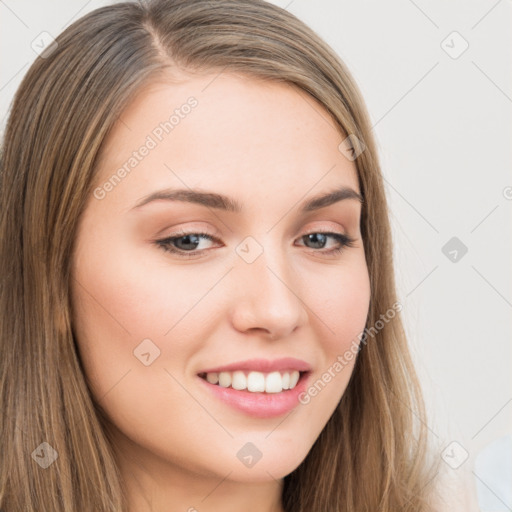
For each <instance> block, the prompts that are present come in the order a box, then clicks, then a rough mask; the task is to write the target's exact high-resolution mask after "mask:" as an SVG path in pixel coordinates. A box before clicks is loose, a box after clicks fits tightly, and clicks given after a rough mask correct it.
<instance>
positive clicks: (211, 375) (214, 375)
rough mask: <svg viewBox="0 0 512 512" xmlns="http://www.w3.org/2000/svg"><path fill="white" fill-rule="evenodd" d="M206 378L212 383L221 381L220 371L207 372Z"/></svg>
mask: <svg viewBox="0 0 512 512" xmlns="http://www.w3.org/2000/svg"><path fill="white" fill-rule="evenodd" d="M206 380H207V381H208V382H209V383H210V384H217V383H218V382H219V374H218V373H207V374H206Z"/></svg>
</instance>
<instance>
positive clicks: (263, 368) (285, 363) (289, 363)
mask: <svg viewBox="0 0 512 512" xmlns="http://www.w3.org/2000/svg"><path fill="white" fill-rule="evenodd" d="M236 370H246V371H256V372H263V373H268V372H276V371H293V370H298V371H299V372H309V371H310V370H311V366H310V365H309V364H308V363H306V361H302V360H301V359H296V358H294V357H282V358H280V359H273V360H269V359H247V360H245V361H237V362H235V363H230V364H226V365H222V366H216V367H215V368H208V369H206V370H203V371H202V372H200V373H220V372H232V371H236Z"/></svg>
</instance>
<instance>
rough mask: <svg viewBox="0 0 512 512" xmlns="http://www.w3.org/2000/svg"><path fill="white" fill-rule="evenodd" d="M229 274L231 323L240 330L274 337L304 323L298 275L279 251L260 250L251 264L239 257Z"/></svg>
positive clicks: (273, 338)
mask: <svg viewBox="0 0 512 512" xmlns="http://www.w3.org/2000/svg"><path fill="white" fill-rule="evenodd" d="M233 274H234V275H233V278H234V280H235V288H236V292H235V293H233V295H232V298H233V302H232V303H233V308H232V324H233V327H235V328H236V329H237V330H239V331H240V332H244V333H251V332H252V333H254V334H257V333H264V334H265V335H266V336H269V337H270V339H272V340H276V339H282V338H285V337H287V336H289V335H290V334H291V333H292V332H294V331H295V330H296V329H298V328H299V327H301V326H303V325H304V324H305V323H306V322H307V318H308V312H307V306H306V304H305V302H304V299H303V297H301V296H300V295H301V292H303V287H302V286H301V285H300V276H299V275H298V274H297V273H296V272H294V271H293V269H292V268H291V266H290V263H289V262H288V261H286V258H284V257H283V256H282V254H281V255H279V254H277V253H275V256H272V255H271V254H269V253H268V252H267V251H263V253H262V254H261V255H260V256H259V257H258V258H257V259H256V260H255V261H253V262H252V263H247V262H246V261H243V260H239V261H237V263H236V268H235V269H234V272H233Z"/></svg>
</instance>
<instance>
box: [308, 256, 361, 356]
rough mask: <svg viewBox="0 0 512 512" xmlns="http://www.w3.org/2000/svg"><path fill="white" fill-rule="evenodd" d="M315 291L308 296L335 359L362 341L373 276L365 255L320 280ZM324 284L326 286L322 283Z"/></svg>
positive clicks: (328, 349)
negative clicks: (369, 271) (370, 277)
mask: <svg viewBox="0 0 512 512" xmlns="http://www.w3.org/2000/svg"><path fill="white" fill-rule="evenodd" d="M315 282H316V283H317V287H316V288H315V287H314V286H310V287H309V288H310V289H311V290H316V292H315V293H310V294H309V295H308V297H309V299H308V300H309V301H310V302H311V304H312V306H311V309H312V310H314V311H315V313H316V316H317V317H318V318H317V320H318V322H319V324H322V325H323V330H324V336H323V337H322V342H323V344H324V352H325V354H326V355H328V356H330V357H331V359H332V357H333V355H334V354H339V353H340V351H345V350H346V349H347V348H348V347H349V346H350V345H351V344H352V343H353V342H354V340H357V341H359V335H360V334H361V333H362V331H363V329H364V327H365V324H366V319H367V316H368V310H369V304H370V279H369V275H368V269H367V266H366V262H365V260H364V254H363V256H362V257H358V258H357V259H356V258H354V261H351V262H350V265H347V266H346V267H343V268H340V269H339V271H337V272H335V273H334V272H331V275H330V276H329V278H327V277H325V278H322V279H316V280H315ZM318 283H321V284H322V287H319V286H318Z"/></svg>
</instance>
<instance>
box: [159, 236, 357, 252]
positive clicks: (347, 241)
mask: <svg viewBox="0 0 512 512" xmlns="http://www.w3.org/2000/svg"><path fill="white" fill-rule="evenodd" d="M190 235H198V236H199V237H204V238H206V239H208V240H210V241H213V242H219V240H218V239H217V238H216V237H214V236H212V235H210V234H209V233H204V232H201V231H189V232H186V231H180V232H177V233H174V234H173V235H172V236H169V237H167V238H164V239H161V240H156V241H155V243H156V245H157V246H158V247H160V248H161V249H163V250H164V251H166V252H170V253H172V254H175V255H177V256H178V257H180V258H190V257H193V256H196V255H198V254H200V253H201V252H203V251H205V250H206V249H202V250H195V251H184V250H182V249H178V248H176V247H174V246H173V245H172V242H174V241H176V240H179V239H180V238H184V237H186V236H190ZM309 235H326V236H330V237H332V238H334V239H336V240H337V241H338V242H339V243H340V246H339V247H336V248H334V249H331V250H328V251H321V249H318V250H315V249H312V251H313V252H321V253H322V254H326V255H328V256H337V255H338V254H340V253H341V252H343V251H344V250H345V248H347V247H354V243H355V241H356V240H355V239H354V238H351V237H350V236H348V235H344V234H342V233H333V232H330V231H312V232H311V233H306V234H305V235H302V236H301V237H300V238H301V239H302V238H304V237H307V236H309Z"/></svg>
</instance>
